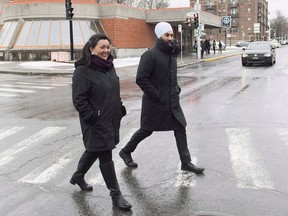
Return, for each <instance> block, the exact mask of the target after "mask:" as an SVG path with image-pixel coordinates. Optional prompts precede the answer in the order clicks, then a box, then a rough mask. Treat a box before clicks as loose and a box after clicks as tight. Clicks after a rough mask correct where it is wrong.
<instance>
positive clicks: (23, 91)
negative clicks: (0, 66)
mask: <svg viewBox="0 0 288 216" xmlns="http://www.w3.org/2000/svg"><path fill="white" fill-rule="evenodd" d="M0 91H5V92H21V93H33V92H35V91H34V90H28V89H12V88H0Z"/></svg>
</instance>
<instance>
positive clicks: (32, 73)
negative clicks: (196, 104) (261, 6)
mask: <svg viewBox="0 0 288 216" xmlns="http://www.w3.org/2000/svg"><path fill="white" fill-rule="evenodd" d="M238 55H241V53H235V54H230V55H223V56H218V57H214V58H208V59H193V60H190V61H186V62H178V68H182V67H186V66H189V65H195V64H199V63H202V62H210V61H216V60H218V59H223V58H229V57H233V56H238ZM0 74H16V75H27V76H61V75H72V74H73V71H69V72H67V71H66V72H65V70H63V71H55V70H54V71H49V72H40V71H15V70H14V71H13V70H11V71H7V70H3V71H1V70H0Z"/></svg>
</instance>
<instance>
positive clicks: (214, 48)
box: [212, 40, 216, 54]
mask: <svg viewBox="0 0 288 216" xmlns="http://www.w3.org/2000/svg"><path fill="white" fill-rule="evenodd" d="M212 49H213V53H214V54H215V53H216V41H215V40H213V43H212Z"/></svg>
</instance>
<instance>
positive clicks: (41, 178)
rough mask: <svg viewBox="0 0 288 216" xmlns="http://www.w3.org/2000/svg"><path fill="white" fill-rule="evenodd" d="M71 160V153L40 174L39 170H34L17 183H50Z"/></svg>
mask: <svg viewBox="0 0 288 216" xmlns="http://www.w3.org/2000/svg"><path fill="white" fill-rule="evenodd" d="M72 160H73V158H71V153H69V154H67V155H64V156H63V157H61V158H60V159H59V160H58V161H57V162H56V163H54V164H53V165H52V166H50V167H48V168H47V169H45V170H44V171H43V172H41V173H40V171H39V170H37V169H36V170H35V171H33V172H31V173H29V174H28V175H26V176H24V177H23V178H21V179H19V180H18V181H17V182H25V183H32V184H43V183H46V182H48V181H50V180H51V179H52V178H56V177H57V174H58V173H59V172H60V171H61V170H62V169H63V168H65V167H66V166H67V164H69V163H70V162H71V161H72Z"/></svg>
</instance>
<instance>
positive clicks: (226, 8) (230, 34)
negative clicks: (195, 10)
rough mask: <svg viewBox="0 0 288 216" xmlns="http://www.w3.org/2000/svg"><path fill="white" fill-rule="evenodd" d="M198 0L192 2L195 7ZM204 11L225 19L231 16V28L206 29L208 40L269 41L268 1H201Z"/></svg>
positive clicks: (231, 41) (232, 41)
mask: <svg viewBox="0 0 288 216" xmlns="http://www.w3.org/2000/svg"><path fill="white" fill-rule="evenodd" d="M195 2H197V0H190V5H191V6H192V7H193V6H194V4H195ZM199 3H200V4H201V9H202V10H203V11H206V12H209V13H212V14H214V15H217V16H220V17H223V16H231V27H228V28H220V29H208V28H205V33H206V38H210V39H213V40H214V39H215V40H221V41H224V40H226V41H227V44H229V43H231V44H232V45H234V44H235V43H236V42H237V41H240V40H243V41H254V40H267V39H268V32H269V26H268V0H199Z"/></svg>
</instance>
